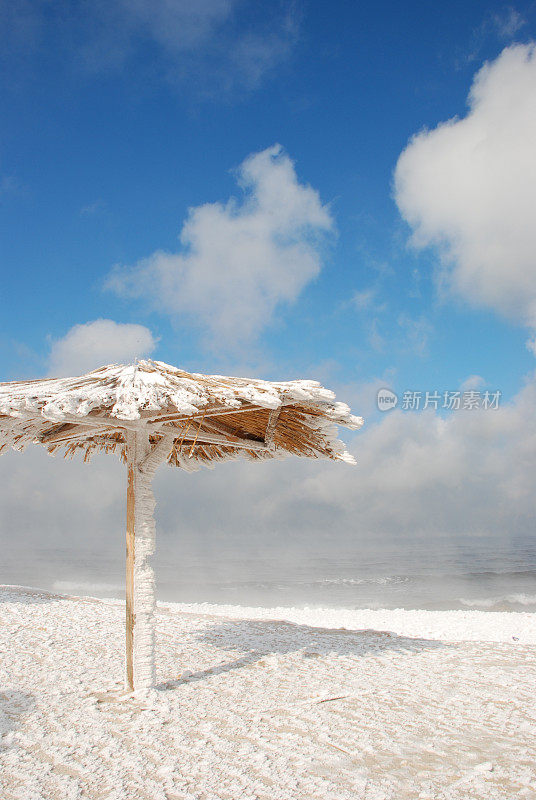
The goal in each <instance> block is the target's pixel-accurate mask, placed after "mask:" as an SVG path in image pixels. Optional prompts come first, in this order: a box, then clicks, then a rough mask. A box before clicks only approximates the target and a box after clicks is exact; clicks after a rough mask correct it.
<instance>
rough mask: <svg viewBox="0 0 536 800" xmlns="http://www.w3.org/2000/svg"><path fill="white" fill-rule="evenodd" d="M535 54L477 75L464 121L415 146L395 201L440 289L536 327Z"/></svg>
mask: <svg viewBox="0 0 536 800" xmlns="http://www.w3.org/2000/svg"><path fill="white" fill-rule="evenodd" d="M535 96H536V49H535V45H534V44H530V45H516V46H512V47H507V48H506V49H505V50H503V52H502V53H501V55H500V56H499V57H498V58H497V59H496V60H495V61H493V62H490V63H487V64H485V65H484V66H483V67H482V69H481V70H480V71H479V72H478V73H477V74H476V76H475V78H474V81H473V85H472V87H471V91H470V94H469V98H468V104H469V110H468V113H467V115H466V116H465V117H463V118H461V119H460V118H453V119H450V120H448V121H447V122H444V123H441V124H440V125H438V126H437V127H436V128H434V129H432V130H424V131H422V132H421V133H419V134H417V135H416V136H414V137H413V139H412V140H411V141H410V143H409V144H408V146H407V147H406V149H405V150H404V151H403V153H402V154H401V156H400V158H399V160H398V163H397V166H396V170H395V199H396V202H397V204H398V207H399V209H400V212H401V214H402V215H403V217H404V218H405V219H406V221H407V222H408V223H409V225H410V226H411V227H412V229H413V236H412V242H413V244H414V245H415V246H416V247H418V248H424V247H428V246H435V247H437V248H438V250H439V252H440V254H441V258H442V268H443V269H442V276H441V280H442V286H443V288H444V289H446V290H450V291H452V292H454V293H455V294H457V295H458V296H460V297H462V298H464V299H465V300H467V301H469V302H470V303H472V304H474V305H475V306H481V307H486V308H490V309H493V310H495V311H497V312H499V313H500V314H502V315H504V316H506V317H508V318H510V319H513V320H515V321H518V322H521V323H522V324H524V325H527V326H529V327H536V224H535V217H534V209H535V208H536V158H535V157H534V142H535V141H536V103H535V102H534V98H535Z"/></svg>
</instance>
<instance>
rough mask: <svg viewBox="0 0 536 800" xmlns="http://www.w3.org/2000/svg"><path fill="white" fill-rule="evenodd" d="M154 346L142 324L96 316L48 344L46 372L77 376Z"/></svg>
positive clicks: (145, 352)
mask: <svg viewBox="0 0 536 800" xmlns="http://www.w3.org/2000/svg"><path fill="white" fill-rule="evenodd" d="M155 347H156V340H155V338H154V337H153V335H152V333H151V331H150V330H149V329H148V328H146V327H145V326H143V325H133V324H130V323H121V322H114V321H113V320H111V319H97V320H94V321H93V322H86V323H85V324H84V325H75V326H74V327H73V328H71V329H70V330H69V331H68V332H67V333H66V334H65V336H64V337H63V338H62V339H57V340H56V341H54V342H53V343H52V347H51V350H50V356H49V374H51V375H55V376H63V375H81V374H83V373H84V372H88V371H89V370H92V369H96V368H97V367H100V366H102V365H103V364H110V363H113V362H122V361H132V360H133V359H134V358H137V357H139V358H141V357H142V356H145V355H149V354H150V353H151V352H152V351H153V350H154V348H155Z"/></svg>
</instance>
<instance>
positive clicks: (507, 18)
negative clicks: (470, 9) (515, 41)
mask: <svg viewBox="0 0 536 800" xmlns="http://www.w3.org/2000/svg"><path fill="white" fill-rule="evenodd" d="M491 24H492V25H493V26H494V27H495V29H496V31H497V33H498V34H499V36H501V37H502V38H503V39H512V37H514V36H515V35H516V33H519V31H520V30H521V28H523V27H524V26H525V25H526V24H527V22H526V20H525V19H524V18H523V17H522V16H521V14H520V13H519V11H517V10H516V9H515V8H512V6H507V7H506V8H505V9H503V10H502V11H497V12H496V13H494V14H492V15H491Z"/></svg>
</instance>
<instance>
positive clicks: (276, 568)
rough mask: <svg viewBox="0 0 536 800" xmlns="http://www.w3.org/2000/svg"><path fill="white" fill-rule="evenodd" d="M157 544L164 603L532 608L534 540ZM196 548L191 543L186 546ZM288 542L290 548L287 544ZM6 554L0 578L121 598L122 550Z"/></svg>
mask: <svg viewBox="0 0 536 800" xmlns="http://www.w3.org/2000/svg"><path fill="white" fill-rule="evenodd" d="M179 544H180V543H179V542H177V541H175V542H174V546H173V547H172V546H171V545H170V542H166V541H160V542H159V544H158V550H157V553H156V555H155V557H154V559H153V565H154V568H155V572H156V579H157V595H158V599H159V600H165V601H173V602H186V603H188V602H209V603H225V604H227V603H228V604H237V605H254V606H278V605H279V606H324V607H342V608H408V609H409V608H424V609H432V610H433V609H438V610H447V609H478V610H482V611H536V543H535V541H534V539H533V538H528V537H527V538H526V539H516V540H515V541H510V542H508V544H505V543H504V542H500V543H498V542H497V541H494V540H492V539H490V538H487V537H468V538H467V539H464V540H456V541H453V540H451V539H448V538H441V539H437V538H435V539H427V538H425V537H419V538H415V539H411V540H409V541H407V540H406V541H401V542H397V543H396V544H393V543H392V542H391V543H381V542H379V541H378V542H375V543H371V542H369V543H367V544H366V545H362V546H357V545H356V546H355V547H354V548H353V550H352V551H351V552H348V551H347V552H340V551H338V552H329V550H330V548H329V547H326V548H324V550H322V549H321V548H319V547H318V545H317V546H316V549H315V552H310V551H309V552H307V551H304V552H303V553H302V552H300V551H299V549H296V548H294V549H293V550H290V551H289V549H288V548H286V549H285V548H283V546H282V544H281V543H280V542H279V543H274V544H273V546H270V543H267V544H266V545H265V547H263V549H262V550H260V549H259V543H258V542H257V545H256V547H254V546H252V547H251V548H246V547H241V548H236V547H235V548H233V547H232V546H226V545H225V543H222V542H219V543H214V542H212V544H211V546H210V548H207V549H206V550H199V549H196V548H195V547H191V546H190V547H188V546H187V543H184V548H183V549H181V548H179ZM190 544H191V543H190ZM289 547H290V545H289ZM33 556H34V557H33V558H31V559H23V558H21V556H20V553H19V551H17V552H16V553H15V551H14V552H13V553H12V554H11V556H10V553H9V548H8V551H7V552H6V553H4V564H3V568H2V570H1V572H0V582H2V583H20V584H24V585H29V586H37V587H39V588H43V589H48V590H53V591H57V592H60V593H65V594H75V595H76V594H79V595H84V594H85V595H93V596H96V597H122V596H123V594H124V561H123V558H124V554H123V549H122V547H121V546H118V543H117V542H116V543H115V544H114V545H113V547H112V548H111V552H109V553H108V554H106V555H104V554H102V553H95V552H93V553H87V552H86V553H85V554H82V553H80V554H73V552H72V551H71V552H64V551H61V550H57V549H56V550H46V549H43V550H42V551H41V552H40V553H34V554H33Z"/></svg>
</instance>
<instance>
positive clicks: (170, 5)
mask: <svg viewBox="0 0 536 800" xmlns="http://www.w3.org/2000/svg"><path fill="white" fill-rule="evenodd" d="M4 6H5V8H4V7H2V9H1V12H0V62H4V64H6V65H7V66H8V67H11V69H12V71H13V73H14V74H15V75H17V76H19V77H20V72H21V65H22V64H24V63H26V64H29V63H32V59H33V60H34V61H36V63H37V64H39V59H40V58H42V56H43V54H44V53H47V50H49V49H51V48H53V49H54V55H59V56H60V57H61V61H62V62H63V63H64V64H66V65H67V64H68V65H69V67H71V68H72V67H73V66H74V68H75V69H78V70H81V71H82V72H85V73H86V74H87V73H102V72H113V71H120V70H124V69H125V68H128V69H129V71H130V72H132V71H133V70H136V69H138V70H140V69H141V70H143V69H145V73H144V79H145V80H154V78H155V77H156V78H160V79H162V78H163V79H165V80H168V81H170V82H171V83H174V84H179V85H180V87H181V88H182V89H184V88H188V89H189V90H190V91H193V92H194V93H195V96H196V98H199V97H201V96H203V95H209V96H210V97H212V98H214V97H219V96H228V95H229V94H232V93H234V92H236V91H237V90H244V89H246V90H249V89H254V88H256V87H257V86H258V85H259V84H260V83H261V81H262V80H263V78H264V77H265V76H266V75H267V74H268V73H269V72H271V71H272V70H273V69H274V68H275V67H277V66H278V65H280V64H281V63H283V62H284V61H286V60H287V59H288V58H289V56H290V55H291V52H292V49H293V47H294V45H295V43H296V41H297V37H298V28H299V19H298V15H297V13H296V9H295V7H294V6H293V4H290V5H288V6H287V7H286V8H285V7H282V6H280V5H279V4H265V5H264V6H263V7H262V8H261V10H260V11H259V9H253V10H254V13H253V14H252V13H251V11H252V7H253V6H254V3H253V2H252V0H246V1H245V2H244V0H196V2H191V0H172V1H171V0H115V1H114V2H108V0H93V2H92V3H79V4H75V6H73V4H72V3H69V2H68V0H57V1H56V2H55V3H53V4H51V3H49V2H46V0H36V1H34V2H32V0H12V2H9V3H5V4H4ZM148 52H149V53H150V58H149V59H147V53H148ZM147 64H149V65H150V66H147ZM34 69H35V64H34Z"/></svg>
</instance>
